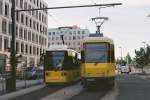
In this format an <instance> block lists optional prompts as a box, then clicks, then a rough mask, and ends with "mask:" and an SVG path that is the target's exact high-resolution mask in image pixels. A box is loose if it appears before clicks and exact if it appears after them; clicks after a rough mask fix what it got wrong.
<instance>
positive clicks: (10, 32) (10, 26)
mask: <svg viewBox="0 0 150 100" xmlns="http://www.w3.org/2000/svg"><path fill="white" fill-rule="evenodd" d="M8 32H9V34H12V23H11V22H9V30H8Z"/></svg>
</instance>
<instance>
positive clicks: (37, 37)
mask: <svg viewBox="0 0 150 100" xmlns="http://www.w3.org/2000/svg"><path fill="white" fill-rule="evenodd" d="M11 6H12V3H11V0H0V55H6V59H9V58H10V56H9V55H10V52H9V48H11V34H12V29H11V27H12V26H11V25H12V20H11ZM47 6H48V5H47V4H46V3H45V2H44V1H43V0H16V9H18V10H20V9H35V8H46V7H47ZM47 21H48V16H47V12H46V11H45V10H41V11H40V10H39V11H24V12H16V32H15V33H16V53H17V54H21V55H22V59H23V61H25V62H26V64H27V65H28V66H30V65H31V64H38V63H39V62H40V52H42V51H43V50H44V49H45V48H47V45H48V44H47V41H48V40H47V35H48V34H47V27H48V24H47ZM0 57H1V56H0Z"/></svg>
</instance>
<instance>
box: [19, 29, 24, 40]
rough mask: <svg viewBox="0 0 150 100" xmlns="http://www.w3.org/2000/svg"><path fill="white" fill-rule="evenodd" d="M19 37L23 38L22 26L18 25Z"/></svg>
mask: <svg viewBox="0 0 150 100" xmlns="http://www.w3.org/2000/svg"><path fill="white" fill-rule="evenodd" d="M19 38H21V39H22V38H23V28H22V27H20V29H19Z"/></svg>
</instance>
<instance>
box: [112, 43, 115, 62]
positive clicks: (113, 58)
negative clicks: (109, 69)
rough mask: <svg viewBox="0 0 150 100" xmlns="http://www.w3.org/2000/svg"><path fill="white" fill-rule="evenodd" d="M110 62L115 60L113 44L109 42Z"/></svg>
mask: <svg viewBox="0 0 150 100" xmlns="http://www.w3.org/2000/svg"><path fill="white" fill-rule="evenodd" d="M111 62H112V63H114V62H115V53H114V45H113V44H111Z"/></svg>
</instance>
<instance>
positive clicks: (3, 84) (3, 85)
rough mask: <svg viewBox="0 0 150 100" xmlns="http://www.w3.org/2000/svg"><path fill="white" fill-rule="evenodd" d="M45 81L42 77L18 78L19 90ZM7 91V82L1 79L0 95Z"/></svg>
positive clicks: (17, 85) (17, 86)
mask: <svg viewBox="0 0 150 100" xmlns="http://www.w3.org/2000/svg"><path fill="white" fill-rule="evenodd" d="M42 82H43V80H42V79H40V80H26V81H25V80H16V88H17V90H20V89H23V88H27V87H31V86H34V85H38V84H41V83H42ZM5 93H6V82H5V80H4V79H1V81H0V95H3V94H5Z"/></svg>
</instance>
